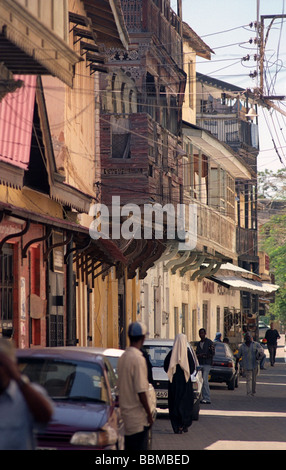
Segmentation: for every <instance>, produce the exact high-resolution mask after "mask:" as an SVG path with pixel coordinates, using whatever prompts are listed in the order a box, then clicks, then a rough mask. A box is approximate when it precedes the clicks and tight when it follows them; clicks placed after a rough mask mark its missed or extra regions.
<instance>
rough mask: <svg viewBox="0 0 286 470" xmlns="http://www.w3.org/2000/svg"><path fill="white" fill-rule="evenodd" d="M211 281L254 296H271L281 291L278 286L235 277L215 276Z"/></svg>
mask: <svg viewBox="0 0 286 470" xmlns="http://www.w3.org/2000/svg"><path fill="white" fill-rule="evenodd" d="M210 279H211V280H212V281H214V282H217V283H218V284H221V285H223V286H225V287H227V288H230V287H231V288H232V289H235V290H240V291H245V292H251V293H252V294H262V293H264V294H271V293H273V292H275V291H277V290H278V289H279V286H278V285H276V284H271V283H268V282H262V281H254V280H251V279H245V278H243V277H241V276H235V275H233V276H231V275H227V274H225V275H222V274H216V275H215V276H211V278H210Z"/></svg>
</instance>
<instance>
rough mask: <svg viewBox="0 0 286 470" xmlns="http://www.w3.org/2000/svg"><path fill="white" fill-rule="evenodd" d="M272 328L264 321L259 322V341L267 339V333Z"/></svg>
mask: <svg viewBox="0 0 286 470" xmlns="http://www.w3.org/2000/svg"><path fill="white" fill-rule="evenodd" d="M269 328H270V326H269V325H266V323H264V321H262V320H259V322H258V330H259V339H263V338H265V333H266V331H267V330H269Z"/></svg>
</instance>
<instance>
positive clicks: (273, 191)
mask: <svg viewBox="0 0 286 470" xmlns="http://www.w3.org/2000/svg"><path fill="white" fill-rule="evenodd" d="M258 177H259V179H258V188H259V189H258V190H259V197H260V198H261V199H264V200H265V199H266V200H267V201H268V202H269V204H268V207H270V214H271V209H272V212H273V211H274V212H275V211H277V212H276V214H275V215H270V217H269V220H268V221H267V222H266V223H265V224H264V225H263V226H262V228H261V230H260V240H261V247H262V249H263V250H264V251H265V252H266V253H267V254H268V255H269V258H270V269H271V271H272V272H273V274H274V276H275V283H276V284H278V285H279V286H280V288H279V290H278V292H277V293H276V294H275V302H274V304H271V306H270V313H271V314H273V315H274V316H275V317H276V318H279V319H280V320H281V321H283V323H285V322H286V212H285V207H286V205H285V201H286V169H282V170H278V171H277V172H276V173H275V172H273V171H271V170H266V171H265V172H261V173H259V175H258ZM277 203H278V204H277ZM279 203H280V204H279Z"/></svg>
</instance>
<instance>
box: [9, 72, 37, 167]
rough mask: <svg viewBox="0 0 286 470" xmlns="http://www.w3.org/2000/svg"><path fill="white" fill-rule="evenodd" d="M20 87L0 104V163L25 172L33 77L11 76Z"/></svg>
mask: <svg viewBox="0 0 286 470" xmlns="http://www.w3.org/2000/svg"><path fill="white" fill-rule="evenodd" d="M14 78H15V80H22V81H23V82H24V84H23V86H22V87H21V88H19V89H18V90H17V91H15V92H13V93H9V94H8V95H6V96H5V98H4V99H3V100H2V101H1V102H0V160H1V161H4V162H6V163H10V164H12V165H15V166H17V167H18V168H23V169H24V170H26V169H27V168H28V165H29V160H30V151H31V138H32V126H33V116H34V104H35V93H36V79H37V77H36V75H14Z"/></svg>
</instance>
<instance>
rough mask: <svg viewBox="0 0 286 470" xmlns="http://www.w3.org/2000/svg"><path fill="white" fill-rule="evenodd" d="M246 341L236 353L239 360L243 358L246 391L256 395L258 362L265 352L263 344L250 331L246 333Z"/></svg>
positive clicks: (248, 393)
mask: <svg viewBox="0 0 286 470" xmlns="http://www.w3.org/2000/svg"><path fill="white" fill-rule="evenodd" d="M244 341H245V342H244V343H243V344H242V345H241V346H240V348H239V350H238V353H237V354H236V358H237V360H239V359H240V358H242V362H241V365H242V368H243V370H244V372H245V377H246V393H247V395H251V396H254V395H255V393H256V377H257V374H258V364H259V362H260V361H261V358H262V355H263V354H264V351H263V348H262V346H260V344H259V343H257V342H256V341H253V338H252V336H251V334H250V333H249V332H247V333H246V334H245V337H244Z"/></svg>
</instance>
